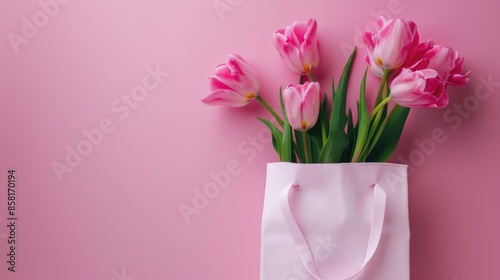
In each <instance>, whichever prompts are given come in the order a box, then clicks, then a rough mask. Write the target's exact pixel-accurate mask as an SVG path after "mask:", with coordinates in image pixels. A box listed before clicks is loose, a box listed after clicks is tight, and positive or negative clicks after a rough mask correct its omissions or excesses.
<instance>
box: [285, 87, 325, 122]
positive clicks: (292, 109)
mask: <svg viewBox="0 0 500 280" xmlns="http://www.w3.org/2000/svg"><path fill="white" fill-rule="evenodd" d="M321 95H322V94H321V90H320V86H319V83H317V82H313V83H311V82H305V83H304V84H303V85H297V86H293V85H289V86H288V87H287V88H285V89H284V90H283V105H284V107H285V111H286V115H287V117H288V122H289V123H290V126H291V127H292V128H293V129H296V130H301V131H306V130H308V129H310V128H312V127H313V126H314V125H315V124H316V122H317V121H318V116H319V109H320V104H321Z"/></svg>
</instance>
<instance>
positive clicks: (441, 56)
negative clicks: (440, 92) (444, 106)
mask: <svg viewBox="0 0 500 280" xmlns="http://www.w3.org/2000/svg"><path fill="white" fill-rule="evenodd" d="M463 63H464V58H463V57H460V56H458V52H457V51H455V50H453V49H452V48H451V47H448V46H442V45H436V44H434V42H433V41H431V40H429V41H427V42H424V43H420V44H419V45H418V46H417V47H415V49H414V50H413V51H412V52H411V53H410V57H409V61H408V66H409V67H410V68H411V69H412V70H420V69H424V68H429V69H434V70H436V71H437V72H438V74H439V77H440V78H441V79H442V80H443V81H444V82H446V84H447V85H452V86H462V85H465V84H467V82H468V81H469V73H470V72H467V73H465V74H463V73H462V72H463Z"/></svg>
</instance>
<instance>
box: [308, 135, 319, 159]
mask: <svg viewBox="0 0 500 280" xmlns="http://www.w3.org/2000/svg"><path fill="white" fill-rule="evenodd" d="M307 141H308V143H309V151H311V163H319V153H320V151H321V149H320V146H319V144H318V142H317V141H316V140H315V139H314V138H312V137H311V136H309V135H307Z"/></svg>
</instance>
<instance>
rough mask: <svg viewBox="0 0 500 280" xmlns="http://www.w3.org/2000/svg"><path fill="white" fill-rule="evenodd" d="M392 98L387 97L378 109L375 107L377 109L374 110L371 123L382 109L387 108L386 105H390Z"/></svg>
mask: <svg viewBox="0 0 500 280" xmlns="http://www.w3.org/2000/svg"><path fill="white" fill-rule="evenodd" d="M391 100H392V98H391V97H390V96H389V97H386V98H385V99H384V100H382V101H381V102H380V103H379V104H378V105H377V107H375V109H373V112H372V113H371V115H370V121H371V120H372V119H373V118H374V117H375V115H376V114H377V113H378V112H379V111H380V110H381V109H382V108H384V107H385V105H386V104H387V103H389V101H391Z"/></svg>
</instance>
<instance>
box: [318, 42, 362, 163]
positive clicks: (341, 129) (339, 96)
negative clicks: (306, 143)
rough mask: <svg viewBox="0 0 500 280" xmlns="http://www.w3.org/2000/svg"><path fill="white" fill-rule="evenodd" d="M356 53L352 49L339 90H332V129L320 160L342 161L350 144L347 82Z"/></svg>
mask: <svg viewBox="0 0 500 280" xmlns="http://www.w3.org/2000/svg"><path fill="white" fill-rule="evenodd" d="M355 54H356V49H354V50H353V51H352V54H351V56H350V57H349V60H348V61H347V64H346V66H345V67H344V71H343V72H342V76H341V78H340V82H339V84H338V86H337V92H336V93H333V92H332V96H333V106H332V113H331V115H330V129H329V132H328V138H327V140H326V143H325V145H324V146H323V148H322V149H321V152H320V162H323V163H330V162H340V161H341V159H342V154H343V153H344V151H345V149H346V148H347V146H348V145H349V139H348V137H347V134H346V132H345V127H346V124H347V115H346V109H345V108H346V100H347V84H348V81H349V75H350V73H351V69H352V63H353V60H354V56H355ZM332 88H333V86H332Z"/></svg>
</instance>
